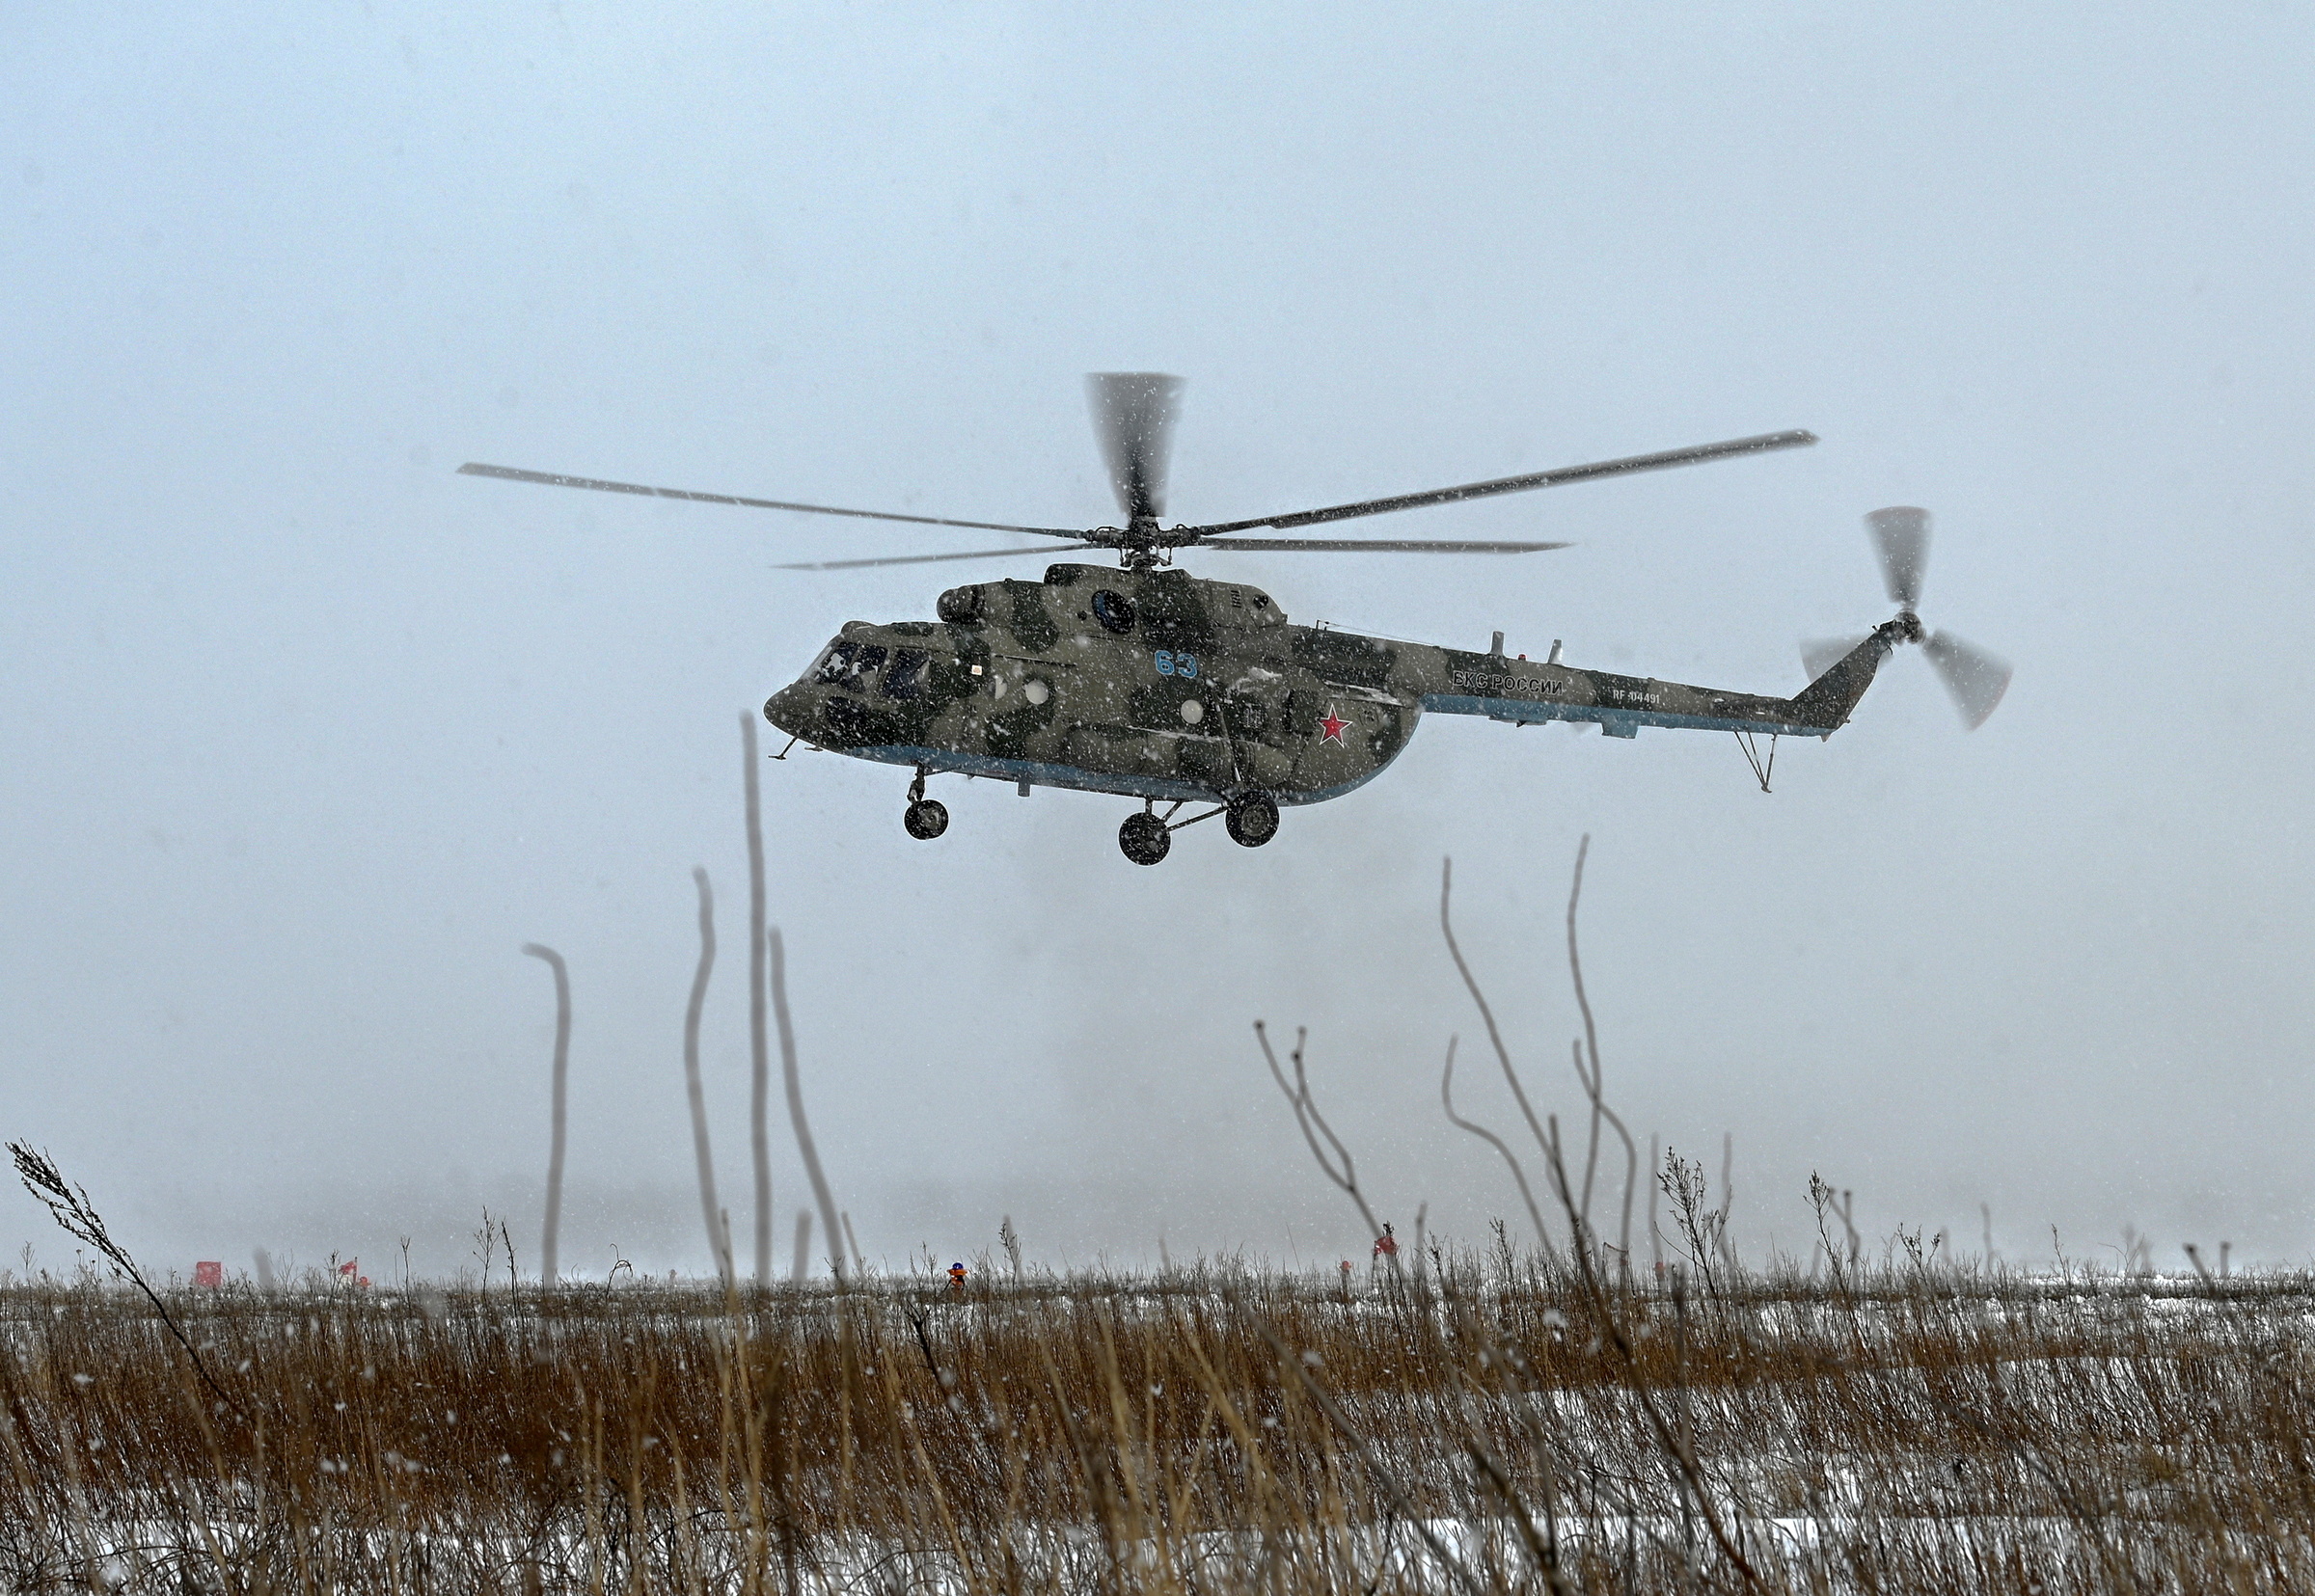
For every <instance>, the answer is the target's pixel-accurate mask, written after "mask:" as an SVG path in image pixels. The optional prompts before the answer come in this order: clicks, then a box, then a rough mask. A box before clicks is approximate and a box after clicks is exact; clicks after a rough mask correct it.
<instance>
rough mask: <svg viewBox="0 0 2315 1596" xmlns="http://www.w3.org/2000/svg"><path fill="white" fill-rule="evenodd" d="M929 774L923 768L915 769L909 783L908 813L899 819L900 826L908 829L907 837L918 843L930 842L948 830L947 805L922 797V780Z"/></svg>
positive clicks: (935, 799) (936, 799)
mask: <svg viewBox="0 0 2315 1596" xmlns="http://www.w3.org/2000/svg"><path fill="white" fill-rule="evenodd" d="M931 773H932V772H931V771H928V770H926V769H925V768H924V767H922V766H918V767H917V770H916V779H915V780H914V781H912V782H911V783H909V810H908V813H907V814H905V815H903V816H901V818H900V824H901V825H905V826H907V827H908V828H909V835H910V836H912V837H914V838H915V839H916V840H917V841H918V842H931V841H932V840H933V839H934V838H935V837H937V836H939V835H940V833H941V832H943V831H945V830H947V829H948V805H947V804H945V803H942V802H941V801H940V799H939V798H926V797H925V796H924V778H925V777H926V776H928V775H930V774H931Z"/></svg>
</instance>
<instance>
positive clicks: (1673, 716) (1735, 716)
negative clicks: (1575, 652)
mask: <svg viewBox="0 0 2315 1596" xmlns="http://www.w3.org/2000/svg"><path fill="white" fill-rule="evenodd" d="M1897 626H1898V623H1897V622H1894V621H1893V622H1890V623H1889V624H1888V625H1886V626H1883V627H1882V628H1880V629H1879V630H1878V631H1876V632H1874V633H1873V634H1872V636H1869V637H1867V638H1866V640H1865V641H1864V642H1863V643H1861V644H1859V645H1858V646H1857V647H1856V648H1855V649H1853V650H1851V651H1850V652H1849V653H1848V654H1847V655H1845V656H1843V657H1842V658H1841V660H1840V661H1839V662H1838V663H1836V664H1834V666H1833V667H1832V668H1831V669H1829V670H1827V671H1826V672H1825V673H1824V674H1823V675H1822V676H1820V677H1818V678H1817V679H1816V680H1815V681H1813V682H1811V683H1810V684H1809V686H1808V687H1807V688H1806V689H1804V690H1802V691H1801V692H1800V693H1799V694H1798V695H1797V696H1795V697H1792V698H1772V697H1767V696H1764V695H1761V694H1758V693H1749V692H1732V691H1729V690H1725V689H1720V688H1702V687H1691V686H1688V685H1687V684H1685V683H1681V682H1663V681H1658V680H1656V679H1655V678H1653V677H1643V676H1620V675H1617V674H1615V673H1613V672H1610V671H1604V670H1580V669H1577V668H1575V667H1574V666H1571V665H1557V664H1543V663H1536V662H1533V661H1527V660H1506V659H1505V658H1503V656H1501V655H1499V654H1470V653H1465V652H1463V651H1461V650H1458V649H1440V650H1438V651H1437V652H1438V655H1439V663H1438V665H1437V667H1436V675H1437V678H1438V679H1437V680H1434V681H1432V682H1429V683H1426V684H1425V685H1424V690H1423V692H1422V694H1421V697H1422V704H1423V708H1424V709H1425V710H1426V711H1429V712H1430V713H1433V714H1437V715H1484V716H1485V717H1488V718H1489V719H1491V720H1507V721H1512V722H1514V723H1517V724H1527V725H1532V724H1535V723H1537V722H1539V721H1547V720H1571V721H1577V722H1583V721H1591V722H1595V723H1597V725H1598V726H1599V728H1600V730H1601V731H1602V732H1604V733H1606V734H1607V735H1608V736H1610V737H1621V738H1629V737H1636V736H1638V735H1639V731H1640V728H1641V727H1642V726H1662V727H1666V728H1669V729H1672V730H1678V731H1711V732H1751V733H1756V734H1768V735H1773V736H1779V737H1830V736H1831V735H1832V734H1833V733H1834V732H1836V731H1838V730H1839V729H1840V727H1841V726H1842V725H1843V724H1844V723H1845V722H1846V721H1847V720H1848V717H1849V712H1850V711H1852V710H1853V709H1855V708H1856V707H1857V701H1858V700H1859V699H1860V698H1862V697H1864V696H1865V690H1866V688H1867V687H1870V686H1871V685H1872V680H1873V675H1874V672H1876V671H1877V670H1878V669H1879V668H1880V665H1881V662H1882V660H1883V659H1885V658H1886V657H1887V656H1888V654H1889V651H1890V648H1891V647H1892V645H1893V643H1894V642H1895V641H1896V640H1897V639H1896V638H1895V636H1893V635H1892V634H1893V631H1894V630H1895V629H1896V628H1897Z"/></svg>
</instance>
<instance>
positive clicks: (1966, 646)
mask: <svg viewBox="0 0 2315 1596" xmlns="http://www.w3.org/2000/svg"><path fill="white" fill-rule="evenodd" d="M1921 652H1922V653H1923V654H1926V655H1928V656H1929V663H1931V664H1933V665H1935V666H1936V667H1937V673H1938V675H1940V676H1942V677H1944V678H1945V683H1946V690H1947V692H1950V693H1951V694H1952V695H1953V706H1954V708H1956V709H1958V710H1960V711H1961V718H1962V719H1963V721H1964V722H1966V723H1967V724H1968V726H1969V728H1970V730H1972V731H1975V730H1976V729H1977V728H1978V727H1980V726H1982V725H1984V724H1985V719H1986V717H1987V716H1989V715H1992V714H1993V713H1994V710H1995V708H1996V707H1997V706H1998V705H2000V703H2001V702H2002V694H2003V693H2005V692H2007V691H2008V690H2009V677H2010V668H2009V662H2008V661H2006V660H2004V659H2002V658H2001V657H2000V656H1999V655H1994V654H1988V653H1987V652H1986V651H1985V650H1984V649H1982V648H1979V647H1977V646H1975V644H1973V643H1965V642H1963V641H1962V640H1961V639H1960V638H1959V637H1956V636H1953V634H1952V633H1950V632H1934V633H1931V634H1930V635H1929V636H1928V637H1926V638H1924V639H1923V640H1922V643H1921Z"/></svg>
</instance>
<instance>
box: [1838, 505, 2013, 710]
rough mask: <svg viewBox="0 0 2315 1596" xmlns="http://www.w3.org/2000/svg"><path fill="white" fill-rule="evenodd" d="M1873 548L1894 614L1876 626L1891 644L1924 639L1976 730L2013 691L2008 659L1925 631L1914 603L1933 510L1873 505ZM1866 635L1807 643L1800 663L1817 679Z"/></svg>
mask: <svg viewBox="0 0 2315 1596" xmlns="http://www.w3.org/2000/svg"><path fill="white" fill-rule="evenodd" d="M1865 525H1866V531H1867V532H1869V533H1870V534H1871V535H1872V539H1873V549H1874V552H1875V553H1876V554H1878V555H1880V557H1881V580H1882V582H1883V584H1884V585H1885V586H1886V587H1887V589H1888V591H1889V598H1890V602H1891V603H1892V604H1894V605H1895V606H1896V607H1897V614H1896V619H1895V620H1893V621H1892V622H1890V623H1888V624H1887V625H1885V626H1883V627H1881V628H1879V629H1878V631H1879V633H1880V635H1881V636H1886V637H1887V638H1888V639H1889V640H1890V642H1892V643H1899V642H1907V643H1920V645H1921V652H1922V654H1924V655H1926V656H1927V657H1928V660H1929V663H1930V665H1931V666H1932V667H1933V668H1934V669H1935V670H1936V671H1937V674H1938V679H1939V680H1940V681H1942V682H1944V683H1945V684H1946V690H1947V692H1949V693H1951V694H1952V695H1953V707H1954V708H1955V709H1957V710H1959V711H1960V712H1961V718H1962V723H1963V724H1964V725H1965V726H1967V727H1968V728H1969V729H1970V730H1972V731H1975V730H1976V729H1977V728H1978V727H1979V726H1982V725H1984V724H1985V722H1986V718H1987V717H1989V716H1991V715H1992V714H1993V713H1994V710H1995V709H1996V708H1997V707H1998V706H1999V705H2000V704H2001V702H2002V694H2003V693H2005V692H2007V691H2008V690H2009V679H2010V674H2011V672H2010V666H2009V662H2007V661H2006V660H2003V659H2002V657H2001V656H2000V655H1997V654H1993V653H1989V652H1988V651H1986V650H1985V649H1982V648H1979V647H1978V646H1977V645H1976V644H1975V643H1970V642H1965V641H1963V640H1962V639H1961V638H1959V637H1957V636H1954V635H1953V634H1952V633H1950V632H1925V631H1924V630H1923V628H1922V626H1921V620H1920V616H1919V615H1918V614H1916V613H1915V607H1916V606H1917V605H1919V604H1920V599H1921V583H1922V580H1923V578H1924V577H1925V576H1926V575H1927V573H1928V566H1929V512H1928V511H1927V510H1924V509H1920V508H1919V507H1918V506H1915V505H1911V504H1895V505H1892V506H1890V507H1889V508H1887V509H1881V510H1875V511H1873V512H1872V513H1871V514H1869V515H1867V516H1866V518H1865ZM1865 641H1866V639H1865V638H1864V637H1851V638H1828V639H1823V640H1818V641H1811V642H1804V643H1803V644H1802V645H1801V663H1802V664H1803V665H1804V666H1805V667H1806V668H1807V669H1808V672H1809V679H1810V680H1811V682H1813V681H1815V680H1817V679H1818V678H1820V677H1822V676H1823V675H1824V674H1825V672H1827V671H1828V670H1830V669H1832V668H1833V666H1834V665H1835V664H1837V663H1839V662H1840V661H1841V660H1842V659H1844V658H1846V657H1847V656H1848V655H1849V654H1850V653H1852V652H1853V651H1854V650H1856V649H1857V648H1858V647H1859V646H1860V645H1862V644H1863V643H1864V642H1865Z"/></svg>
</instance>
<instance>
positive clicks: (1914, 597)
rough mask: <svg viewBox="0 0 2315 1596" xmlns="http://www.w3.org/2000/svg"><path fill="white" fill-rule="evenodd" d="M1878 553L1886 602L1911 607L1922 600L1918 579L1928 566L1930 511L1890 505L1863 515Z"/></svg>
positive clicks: (1908, 506)
mask: <svg viewBox="0 0 2315 1596" xmlns="http://www.w3.org/2000/svg"><path fill="white" fill-rule="evenodd" d="M1865 524H1866V527H1867V528H1868V529H1869V530H1870V531H1871V532H1872V534H1873V547H1874V548H1875V549H1876V550H1878V551H1879V552H1880V555H1881V580H1882V581H1883V582H1886V583H1887V584H1888V586H1889V602H1890V603H1892V604H1894V605H1897V606H1899V607H1900V608H1902V609H1913V608H1914V607H1915V606H1916V605H1918V604H1920V602H1921V579H1922V577H1924V576H1926V575H1927V574H1928V569H1929V512H1928V511H1927V510H1922V509H1917V508H1915V507H1914V506H1913V505H1911V504H1893V505H1892V506H1891V507H1890V508H1888V509H1886V510H1875V511H1873V512H1872V513H1871V514H1869V515H1867V516H1866V518H1865Z"/></svg>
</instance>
